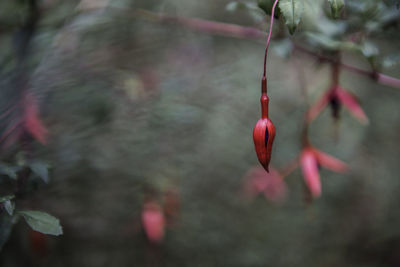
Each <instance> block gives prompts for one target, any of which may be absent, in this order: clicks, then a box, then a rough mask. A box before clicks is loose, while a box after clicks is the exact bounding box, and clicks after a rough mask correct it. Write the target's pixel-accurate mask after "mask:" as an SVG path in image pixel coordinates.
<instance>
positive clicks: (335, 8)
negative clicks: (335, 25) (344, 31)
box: [328, 0, 344, 18]
mask: <svg viewBox="0 0 400 267" xmlns="http://www.w3.org/2000/svg"><path fill="white" fill-rule="evenodd" d="M328 2H329V4H331V11H332V16H333V17H334V18H338V17H339V13H340V11H341V10H342V9H343V7H344V0H328Z"/></svg>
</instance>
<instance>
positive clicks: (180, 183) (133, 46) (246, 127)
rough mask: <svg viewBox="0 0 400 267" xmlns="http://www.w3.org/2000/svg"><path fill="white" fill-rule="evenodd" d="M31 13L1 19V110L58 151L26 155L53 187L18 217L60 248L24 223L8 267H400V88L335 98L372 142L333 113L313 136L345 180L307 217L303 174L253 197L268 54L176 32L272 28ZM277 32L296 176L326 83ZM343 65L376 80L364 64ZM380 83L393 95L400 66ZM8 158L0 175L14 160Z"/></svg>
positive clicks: (79, 12)
mask: <svg viewBox="0 0 400 267" xmlns="http://www.w3.org/2000/svg"><path fill="white" fill-rule="evenodd" d="M28 2H29V1H8V0H2V1H1V4H0V24H1V25H0V47H1V48H0V57H1V62H0V64H1V69H0V80H1V90H2V96H1V105H2V106H3V107H6V106H9V103H13V101H14V102H18V99H19V98H18V97H20V96H21V94H17V93H16V92H17V91H18V90H17V89H15V88H16V87H15V85H16V84H17V85H18V84H19V82H22V83H24V88H25V89H24V90H26V91H29V92H30V94H32V95H34V96H35V99H37V103H38V105H39V106H40V119H41V121H42V123H43V125H44V126H45V127H46V130H47V131H48V135H47V136H46V140H45V141H46V144H45V145H42V144H40V143H39V142H34V143H32V145H31V146H30V148H29V150H30V155H31V157H32V158H35V159H38V160H39V159H40V160H41V161H43V162H46V163H48V164H49V165H50V166H51V168H50V181H49V183H48V184H46V183H43V182H37V183H36V184H35V185H34V187H35V189H37V190H32V191H30V192H29V194H27V195H26V196H25V197H23V198H21V199H19V200H17V207H18V209H21V210H23V209H34V210H42V211H46V212H48V213H50V214H52V215H54V216H55V217H57V218H59V219H60V223H61V225H62V227H63V232H64V233H63V235H60V236H57V237H55V236H51V235H48V236H40V235H39V236H38V235H37V234H35V233H32V230H30V228H29V226H28V225H27V224H26V223H25V222H23V221H22V220H19V221H18V222H15V224H14V227H13V228H12V230H11V234H10V236H9V239H8V241H7V242H6V243H5V245H4V247H3V249H2V251H1V252H0V265H1V266H10V267H13V266H52V267H57V266H324V267H328V266H341V267H345V266H353V267H354V266H363V267H368V266H400V230H399V229H398V228H399V227H398V226H399V224H400V213H399V207H400V206H399V203H400V194H399V193H400V188H399V178H400V175H399V173H400V165H399V160H400V150H399V146H400V112H398V110H399V103H400V91H399V89H398V88H392V87H388V86H384V85H381V84H378V83H376V82H375V81H374V80H372V79H370V77H368V76H365V75H364V76H363V75H359V74H357V73H353V72H348V71H345V70H343V71H342V73H341V85H342V86H343V87H344V88H346V89H348V90H349V91H351V92H353V93H354V94H356V95H357V97H358V98H359V100H360V103H361V105H362V107H363V109H364V111H365V113H366V114H367V116H368V117H369V120H370V123H369V125H362V124H360V123H358V121H357V120H355V119H354V118H353V117H352V116H351V115H350V114H349V112H348V111H347V110H346V109H342V111H341V117H340V120H338V121H336V122H335V120H334V119H332V118H331V113H330V111H329V110H325V111H324V112H323V113H322V114H321V115H320V116H319V117H318V118H317V119H316V120H315V121H314V122H313V123H312V124H311V127H310V129H309V131H310V139H311V140H312V143H313V144H314V145H315V146H316V147H318V148H319V149H321V150H322V151H325V152H327V153H329V154H331V155H333V156H335V157H337V158H339V159H341V160H343V161H345V162H346V163H348V164H349V168H350V170H349V172H348V173H346V174H337V173H334V172H331V171H328V170H326V169H323V168H322V169H321V172H320V174H321V180H322V191H323V193H322V196H321V197H320V198H318V199H316V200H314V201H313V202H311V203H310V202H307V201H305V199H306V195H307V194H305V190H304V182H303V177H302V174H301V171H300V169H298V168H297V169H296V170H294V171H293V172H292V173H290V175H288V176H286V177H285V178H284V183H279V182H277V185H275V187H274V188H272V190H275V191H278V199H277V198H274V196H272V197H271V195H268V194H266V197H264V195H263V194H260V195H257V196H252V197H249V196H248V195H246V194H245V193H244V191H246V190H245V188H246V181H247V183H248V177H249V176H251V175H255V174H254V173H255V172H257V169H254V168H257V167H258V160H257V157H256V154H255V151H254V145H253V141H252V130H253V127H254V125H255V123H256V122H257V120H258V119H259V117H260V106H259V97H260V79H261V74H262V64H263V55H264V49H265V38H264V36H258V37H257V36H256V38H255V37H254V36H249V37H248V38H246V36H237V35H235V36H232V35H230V34H219V33H218V32H213V31H210V30H209V29H208V28H207V29H205V30H204V29H203V30H202V29H201V28H200V30H199V29H198V28H197V29H193V28H196V27H193V25H192V24H191V25H192V26H190V25H189V26H188V25H187V24H188V22H187V21H183V22H182V21H179V20H176V19H171V17H184V18H189V19H195V18H201V19H204V20H211V21H217V22H223V23H230V24H237V25H241V26H245V27H247V26H248V27H255V28H257V29H259V30H260V31H264V32H265V31H266V29H267V26H268V25H269V22H268V19H269V16H265V14H264V13H263V12H262V10H248V8H234V7H233V6H232V5H233V4H230V1H228V0H226V1H225V0H218V1H215V0H203V1H189V0H97V1H96V0H70V1H62V0H42V1H37V6H38V9H39V10H40V12H39V13H38V14H39V15H38V18H37V19H36V23H35V28H34V29H33V30H32V29H29V27H25V26H26V25H25V24H24V22H25V21H27V20H29V19H31V17H30V16H31V15H32V14H31V13H30V10H29V3H28ZM248 2H250V3H254V4H255V6H256V4H257V3H256V1H248ZM316 2H318V3H319V4H318V6H320V7H321V8H322V9H321V10H329V9H328V6H326V5H325V4H324V3H322V2H323V1H316ZM349 2H356V1H349ZM361 2H362V1H361ZM369 2H371V1H369ZM375 2H380V1H375ZM396 12H398V13H400V11H396ZM158 14H164V15H166V16H170V17H168V18H169V19H160V18H161V17H160V16H158ZM318 14H319V16H325V15H324V14H325V13H323V12H322V13H318ZM396 21H397V22H396ZM398 21H399V19H398V16H397V17H395V24H394V25H395V26H393V27H392V28H388V29H387V31H382V32H375V33H374V32H372V33H371V34H370V35H369V38H370V40H372V41H373V42H374V43H375V44H376V46H377V47H379V50H380V53H381V54H383V55H390V54H391V53H393V52H397V51H396V50H398V48H399V44H400V34H399V31H398V24H399V23H398ZM317 23H318V22H317ZM321 23H322V19H321ZM338 23H341V22H338ZM360 23H361V24H362V23H364V24H365V23H367V22H365V21H362V22H360ZM189 24H190V23H189ZM200 24H201V25H202V22H201V21H200V22H199V21H195V23H194V25H200ZM396 25H397V26H396ZM299 27H300V28H299V30H300V31H301V30H302V29H304V30H305V29H307V21H304V22H302V23H301V24H300V26H299ZM29 30H32V31H31V32H32V34H31V35H29V36H30V37H29V42H26V40H27V39H26V38H28V37H27V36H28V35H24V32H25V33H26V31H29ZM275 30H276V32H277V34H275V35H274V37H273V38H274V40H273V41H272V42H271V50H270V54H269V62H268V71H267V74H268V87H269V96H270V117H271V119H272V121H273V122H274V124H275V127H276V138H275V143H274V148H273V158H272V165H273V166H274V167H275V168H276V169H285V168H286V166H288V164H289V165H290V162H292V161H293V160H294V159H295V158H296V157H297V155H298V154H299V153H300V151H301V132H302V127H303V120H304V114H305V112H306V110H307V108H308V103H313V102H314V101H316V100H317V99H318V98H319V96H320V95H321V94H322V93H323V92H324V91H325V90H326V89H327V88H328V87H329V85H330V66H329V64H324V63H323V62H322V63H321V62H318V61H317V59H316V58H313V57H310V56H309V55H306V54H304V53H303V54H302V53H299V52H295V51H292V50H291V47H292V46H291V41H295V42H297V43H298V44H303V45H304V46H305V47H307V43H306V41H304V38H303V36H302V35H301V32H300V33H299V34H298V35H297V36H296V35H295V36H294V37H289V34H288V32H287V30H286V28H285V27H284V22H283V21H282V20H280V21H279V22H277V24H276V28H275ZM24 38H25V39H24ZM24 43H29V49H27V48H24V45H23V44H24ZM342 58H343V61H345V62H346V63H348V64H352V65H354V66H358V67H360V68H362V69H366V70H368V69H370V65H369V64H368V62H367V61H366V60H365V58H364V57H362V56H360V55H359V54H357V53H352V52H351V51H350V52H349V51H344V52H343V55H342ZM21 62H23V63H21ZM21 65H23V66H24V67H20V66H21ZM381 71H382V72H383V73H385V74H387V75H391V76H393V77H400V69H399V67H398V66H394V67H391V68H386V69H382V70H381ZM304 87H306V89H307V94H305V92H304V91H305V90H304ZM19 92H20V91H19ZM3 111H4V110H3ZM1 127H4V126H3V124H2V126H1ZM2 131H3V130H2ZM4 131H5V130H4ZM4 131H3V132H4ZM13 149H14V150H13V152H2V155H3V156H2V160H3V161H7V160H9V159H11V158H14V156H13V155H14V154H15V153H16V151H18V149H21V148H18V149H17V148H13ZM3 151H5V150H3ZM13 153H14V154H13ZM252 170H253V171H252ZM254 170H256V171H254ZM257 175H263V174H262V173H261V174H260V172H259V171H258V172H257ZM2 181H3V180H2ZM3 182H4V181H3ZM2 188H3V189H4V190H5V188H8V187H7V185H3V184H2ZM3 189H2V190H3ZM275 193H276V192H275ZM272 195H273V194H272ZM3 213H4V211H3ZM160 214H161V215H160ZM2 216H5V215H4V214H3V215H2ZM146 216H148V217H149V218H150V219H146V218H147V217H146ZM160 216H161V217H160ZM146 220H147V222H146ZM146 223H149V225H147V226H146ZM152 223H153V224H152ZM154 225H155V226H154ZM3 227H4V225H3ZM146 227H147V228H146ZM157 227H158V228H157ZM154 228H157V229H154ZM146 229H147V230H146ZM3 230H4V229H3ZM145 230H146V231H145ZM152 231H153V232H152ZM157 231H158V232H157ZM162 231H165V232H164V234H162ZM151 233H153V234H154V235H155V236H153V237H152V236H151Z"/></svg>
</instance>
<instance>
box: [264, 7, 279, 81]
mask: <svg viewBox="0 0 400 267" xmlns="http://www.w3.org/2000/svg"><path fill="white" fill-rule="evenodd" d="M278 1H279V0H275V2H274V5H273V6H272V12H271V23H270V24H269V33H268V38H267V45H266V47H265V56H264V72H263V78H264V77H266V73H267V55H268V47H269V42H270V41H271V34H272V27H273V26H274V15H275V7H276V4H278Z"/></svg>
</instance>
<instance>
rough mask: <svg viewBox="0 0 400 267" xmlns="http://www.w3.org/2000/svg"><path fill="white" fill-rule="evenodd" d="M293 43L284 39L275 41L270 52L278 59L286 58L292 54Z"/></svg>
mask: <svg viewBox="0 0 400 267" xmlns="http://www.w3.org/2000/svg"><path fill="white" fill-rule="evenodd" d="M292 49H293V43H292V42H291V41H290V40H289V39H287V38H285V39H282V40H278V41H275V42H274V43H273V46H272V50H273V51H274V52H275V53H276V54H277V55H278V56H280V57H283V58H288V57H289V56H290V54H291V52H292Z"/></svg>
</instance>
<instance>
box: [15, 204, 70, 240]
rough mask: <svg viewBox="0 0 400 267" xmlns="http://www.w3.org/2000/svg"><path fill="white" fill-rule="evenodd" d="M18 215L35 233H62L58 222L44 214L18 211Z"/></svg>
mask: <svg viewBox="0 0 400 267" xmlns="http://www.w3.org/2000/svg"><path fill="white" fill-rule="evenodd" d="M18 214H20V215H22V216H23V217H24V219H25V221H26V222H27V223H28V224H29V226H30V227H31V228H32V229H33V230H35V231H38V232H41V233H43V234H49V235H61V234H62V233H63V231H62V227H61V225H60V221H59V220H58V219H57V218H56V217H54V216H52V215H50V214H48V213H46V212H42V211H35V210H26V211H18Z"/></svg>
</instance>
